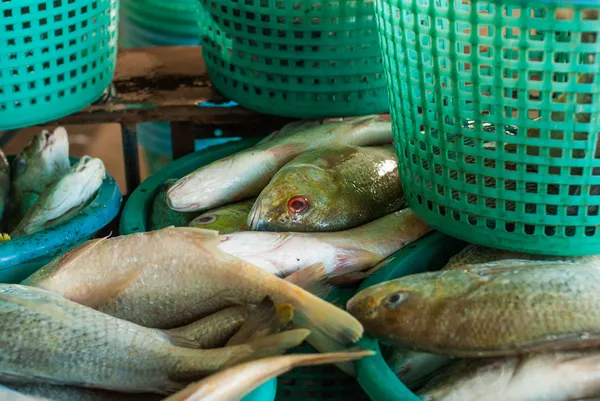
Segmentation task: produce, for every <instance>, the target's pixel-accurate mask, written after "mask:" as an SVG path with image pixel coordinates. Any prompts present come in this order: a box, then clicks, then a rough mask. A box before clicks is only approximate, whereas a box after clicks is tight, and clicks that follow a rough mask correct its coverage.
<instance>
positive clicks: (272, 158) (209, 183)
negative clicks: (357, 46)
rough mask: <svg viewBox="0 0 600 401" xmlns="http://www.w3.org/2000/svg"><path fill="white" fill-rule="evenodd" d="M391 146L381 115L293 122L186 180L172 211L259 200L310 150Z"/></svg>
mask: <svg viewBox="0 0 600 401" xmlns="http://www.w3.org/2000/svg"><path fill="white" fill-rule="evenodd" d="M392 141H393V135H392V124H391V122H390V121H385V120H384V119H382V118H381V117H379V116H366V117H359V118H355V119H352V120H348V121H331V122H323V121H301V122H296V123H291V124H289V125H287V126H285V127H283V128H282V129H281V130H280V131H276V132H274V133H272V134H271V135H270V136H268V137H267V138H265V139H264V140H262V141H261V142H259V143H258V144H256V145H255V146H253V147H251V148H249V149H246V150H244V151H242V152H239V153H236V154H234V155H231V156H229V157H226V158H224V159H221V160H218V161H215V162H213V163H211V164H208V165H206V166H203V167H201V168H199V169H198V170H196V171H194V172H192V173H190V174H188V175H186V176H185V177H183V178H181V179H180V180H179V181H178V182H177V183H176V184H175V185H174V186H172V187H171V188H170V189H169V191H168V192H167V198H168V202H169V207H171V209H173V210H176V211H178V212H194V211H200V212H201V211H205V210H210V209H214V208H217V207H219V206H223V205H226V204H229V203H234V202H237V201H240V200H243V199H247V198H251V197H255V196H258V194H259V193H260V192H261V191H262V190H263V188H264V187H265V186H266V185H267V184H268V183H269V181H270V180H271V178H273V176H274V175H275V173H277V171H278V170H279V169H280V168H281V167H283V166H284V165H285V164H286V163H288V162H289V161H290V160H292V159H294V158H295V157H296V156H298V155H299V154H301V153H303V152H306V151H308V150H312V149H318V148H320V147H324V146H331V145H355V146H366V145H384V144H389V143H391V142H392Z"/></svg>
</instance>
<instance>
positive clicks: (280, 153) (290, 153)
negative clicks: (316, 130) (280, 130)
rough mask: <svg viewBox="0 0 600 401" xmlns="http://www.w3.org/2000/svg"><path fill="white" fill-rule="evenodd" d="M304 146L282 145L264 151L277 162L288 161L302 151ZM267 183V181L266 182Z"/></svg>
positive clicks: (294, 144) (296, 144) (295, 144)
mask: <svg viewBox="0 0 600 401" xmlns="http://www.w3.org/2000/svg"><path fill="white" fill-rule="evenodd" d="M304 149H305V146H304V145H302V144H298V143H285V144H282V145H277V146H273V147H271V148H269V149H267V150H266V151H267V152H269V153H271V154H272V155H273V157H274V158H275V159H277V160H285V161H289V160H291V159H293V158H294V157H295V156H297V155H298V154H299V153H301V152H302V151H304ZM267 182H268V181H267Z"/></svg>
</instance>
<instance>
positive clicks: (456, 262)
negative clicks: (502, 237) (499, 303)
mask: <svg viewBox="0 0 600 401" xmlns="http://www.w3.org/2000/svg"><path fill="white" fill-rule="evenodd" d="M507 259H519V260H523V261H526V260H529V261H531V262H532V263H538V262H540V261H550V262H560V261H563V262H571V263H583V264H587V265H589V266H592V265H597V266H598V267H600V255H590V256H552V255H532V254H529V253H523V252H514V251H505V250H502V249H495V248H488V247H485V246H481V245H474V244H469V245H467V246H466V247H465V248H464V249H463V250H462V251H460V252H459V253H458V254H456V255H454V256H453V257H452V258H450V260H449V261H448V263H447V264H446V265H445V266H444V270H452V269H460V268H462V267H464V266H465V265H475V264H481V263H489V262H497V261H500V260H507ZM499 266H501V265H499Z"/></svg>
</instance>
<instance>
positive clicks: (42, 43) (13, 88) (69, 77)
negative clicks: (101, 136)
mask: <svg viewBox="0 0 600 401" xmlns="http://www.w3.org/2000/svg"><path fill="white" fill-rule="evenodd" d="M118 4H119V3H118V0H78V1H74V0H46V1H43V0H35V1H34V0H21V1H14V0H12V1H11V0H9V1H2V2H0V117H1V118H0V130H8V129H16V128H21V127H25V126H31V125H36V124H41V123H44V122H47V121H50V120H53V119H56V118H59V117H63V116H65V115H68V114H71V113H74V112H76V111H79V110H80V109H82V108H84V107H86V106H88V105H90V104H91V103H93V102H94V101H96V100H97V99H98V98H99V97H100V96H101V95H102V93H103V92H104V90H105V89H106V88H107V87H108V85H109V84H110V82H111V80H112V77H113V72H114V68H115V62H116V55H117V25H118V15H117V9H118Z"/></svg>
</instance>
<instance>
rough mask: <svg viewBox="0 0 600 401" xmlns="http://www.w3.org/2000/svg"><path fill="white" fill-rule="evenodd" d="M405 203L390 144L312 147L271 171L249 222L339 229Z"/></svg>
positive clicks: (273, 227)
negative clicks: (271, 175)
mask: <svg viewBox="0 0 600 401" xmlns="http://www.w3.org/2000/svg"><path fill="white" fill-rule="evenodd" d="M403 202H404V196H403V192H402V186H401V185H400V177H399V173H398V158H397V156H396V154H395V150H394V148H393V147H389V148H381V147H356V146H340V147H326V148H322V149H316V150H312V151H310V152H306V153H303V154H301V155H300V156H298V157H296V158H295V159H294V160H292V161H291V162H289V163H288V164H286V165H285V166H283V168H281V170H279V171H278V172H277V174H275V176H274V177H273V179H272V180H271V182H270V183H269V185H267V187H266V188H265V189H264V190H263V191H262V192H261V193H260V195H259V197H258V199H257V201H256V203H255V204H254V207H253V208H252V211H251V212H250V216H249V218H248V225H249V226H250V227H251V228H252V230H257V231H309V232H318V231H342V230H347V229H349V228H353V227H356V226H359V225H361V224H365V223H368V222H370V221H373V220H375V219H377V218H379V217H382V216H385V215H386V214H389V213H392V212H395V211H397V210H398V209H400V207H401V206H402V204H403Z"/></svg>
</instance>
